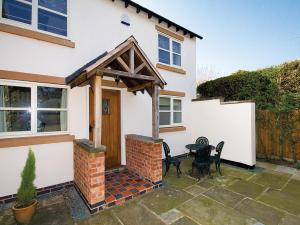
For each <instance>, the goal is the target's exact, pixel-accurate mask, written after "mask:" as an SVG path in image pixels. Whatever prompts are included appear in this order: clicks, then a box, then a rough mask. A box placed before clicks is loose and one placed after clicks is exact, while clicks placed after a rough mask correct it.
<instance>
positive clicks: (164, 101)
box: [159, 97, 171, 110]
mask: <svg viewBox="0 0 300 225" xmlns="http://www.w3.org/2000/svg"><path fill="white" fill-rule="evenodd" d="M159 110H171V99H170V98H163V97H161V98H159Z"/></svg>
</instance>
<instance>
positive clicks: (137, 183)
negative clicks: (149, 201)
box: [105, 168, 153, 207]
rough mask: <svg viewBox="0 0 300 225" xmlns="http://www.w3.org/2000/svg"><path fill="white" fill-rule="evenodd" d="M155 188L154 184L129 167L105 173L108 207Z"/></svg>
mask: <svg viewBox="0 0 300 225" xmlns="http://www.w3.org/2000/svg"><path fill="white" fill-rule="evenodd" d="M152 190H153V184H152V183H151V182H149V181H147V180H145V179H142V178H141V177H139V176H138V175H137V174H135V173H133V172H131V171H129V170H128V169H127V168H121V169H119V170H114V171H111V172H107V173H106V174H105V201H106V204H107V206H108V207H110V206H113V205H118V204H121V203H123V202H125V201H126V200H129V199H132V198H133V197H135V196H138V195H142V194H145V193H146V192H150V191H152Z"/></svg>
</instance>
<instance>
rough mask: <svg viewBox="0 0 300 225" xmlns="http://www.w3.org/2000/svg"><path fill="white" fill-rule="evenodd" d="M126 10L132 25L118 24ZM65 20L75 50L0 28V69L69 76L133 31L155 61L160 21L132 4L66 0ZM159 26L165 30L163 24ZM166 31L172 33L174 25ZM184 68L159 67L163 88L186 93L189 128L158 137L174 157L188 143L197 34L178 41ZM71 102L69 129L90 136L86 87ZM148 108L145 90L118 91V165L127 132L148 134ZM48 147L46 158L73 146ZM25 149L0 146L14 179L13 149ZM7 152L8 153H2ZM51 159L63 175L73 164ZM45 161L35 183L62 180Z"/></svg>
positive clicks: (70, 159) (3, 175)
mask: <svg viewBox="0 0 300 225" xmlns="http://www.w3.org/2000/svg"><path fill="white" fill-rule="evenodd" d="M83 12H88V13H83ZM124 13H125V14H128V15H129V17H130V20H131V26H130V27H128V26H124V25H122V24H121V23H120V18H121V15H122V14H124ZM68 18H69V24H68V25H69V28H70V29H69V30H70V35H69V37H68V39H70V40H71V41H73V42H75V48H68V47H64V46H60V45H55V44H52V43H47V42H43V41H38V40H35V39H30V38H25V37H21V36H16V35H12V34H8V33H4V32H0V70H9V71H17V72H26V73H35V74H44V75H49V76H59V77H67V76H68V75H70V74H72V73H73V72H74V71H76V70H77V69H78V68H80V67H81V66H83V65H84V64H86V63H87V62H89V61H90V60H92V59H94V58H95V57H97V56H99V55H100V54H102V53H103V52H105V51H110V50H112V49H113V48H115V47H116V46H117V45H119V44H120V43H121V42H123V41H124V40H125V39H127V38H128V37H129V36H131V35H133V36H134V37H135V38H136V39H137V41H138V42H139V45H140V46H141V48H142V49H143V50H144V51H145V53H146V54H147V56H148V57H149V58H150V60H151V61H152V62H153V64H154V65H156V63H157V62H158V48H157V45H158V40H157V39H158V38H157V36H158V33H157V31H156V29H155V25H156V24H157V23H158V21H157V19H156V18H154V17H153V18H152V19H148V15H146V14H144V13H143V12H140V13H139V14H137V13H136V10H135V9H134V8H132V7H128V8H125V7H124V3H123V2H121V1H115V2H112V1H107V0H89V1H86V0H75V1H70V11H69V15H68ZM0 22H1V21H0ZM175 22H176V21H175ZM160 25H161V26H164V27H165V28H167V26H166V24H164V23H161V24H160ZM169 29H171V30H173V31H176V30H175V28H174V27H170V28H169ZM182 69H184V70H185V71H186V75H180V74H177V73H173V72H168V71H165V70H159V71H160V73H161V75H162V76H163V78H164V79H165V80H166V82H167V83H168V85H167V86H166V87H165V89H166V90H171V91H180V92H184V93H185V94H186V97H184V98H183V104H184V110H183V121H184V124H183V125H184V126H186V127H187V130H186V131H183V132H175V133H164V134H161V135H160V136H161V137H162V138H164V139H165V140H166V141H167V142H168V143H169V144H170V145H171V146H172V149H171V154H172V155H178V154H182V153H183V152H184V151H185V149H184V145H185V143H188V142H189V140H190V138H189V137H190V132H191V127H190V123H189V122H188V121H189V117H190V116H189V109H190V107H191V104H192V103H191V99H193V98H195V92H196V38H193V39H190V38H189V36H188V35H186V36H185V40H184V42H183V43H182ZM69 102H70V105H69V109H70V110H69V133H70V134H73V135H75V137H76V138H88V129H89V123H88V117H89V113H88V110H89V107H88V104H89V102H88V89H87V88H74V89H72V90H70V95H69ZM151 107H152V105H151V98H150V96H149V95H148V94H147V93H145V94H144V95H142V94H141V93H138V94H137V95H136V96H135V95H133V94H132V93H128V92H127V91H126V89H122V92H121V135H122V136H121V138H122V140H121V143H122V149H121V151H122V164H125V163H126V162H125V158H126V156H125V138H124V135H126V134H130V133H135V134H140V135H147V136H151V135H152V130H151V129H152V128H151V127H152V110H151ZM52 146H53V145H45V146H43V147H42V149H43V151H45V152H46V151H47V154H49V155H47V156H48V157H49V159H51V157H52V155H53V157H56V156H57V152H59V153H61V154H60V155H61V156H65V155H66V154H67V153H69V152H71V149H72V146H71V145H68V146H66V145H65V144H63V143H57V144H55V148H56V149H57V152H55V153H54V151H52ZM39 147H40V146H33V148H34V149H36V148H37V149H40V148H39ZM20 149H23V150H20ZM27 149H28V147H20V148H9V149H0V160H2V158H4V157H2V156H3V154H6V155H5V159H6V162H7V163H8V162H9V163H10V165H14V167H15V168H16V169H14V171H13V173H12V176H14V179H18V178H17V177H19V173H20V172H21V165H17V166H15V164H16V163H14V162H15V157H16V153H20V155H23V156H24V155H25V152H27V151H26V150H27ZM9 151H11V153H5V152H9ZM13 154H15V155H13ZM44 154H46V153H44ZM21 158H22V157H21ZM45 158H47V157H45ZM22 159H23V158H22ZM54 159H55V158H54ZM54 159H53V160H50V161H49V165H50V164H52V166H53V165H55V166H57V168H59V170H64V171H66V173H68V174H71V171H72V170H73V167H72V165H71V162H73V156H72V155H68V157H67V158H65V159H63V158H62V160H66V163H63V162H62V161H59V162H58V163H55V160H54ZM20 160H21V159H20ZM1 162H2V161H1ZM50 162H51V163H50ZM49 165H48V163H46V164H45V170H43V171H44V172H42V173H40V172H39V176H40V177H43V176H44V175H45V179H46V180H40V181H39V183H38V185H39V187H41V186H47V185H48V184H50V185H52V184H57V183H59V182H61V179H60V176H61V174H60V173H59V172H58V173H57V174H55V172H52V175H53V177H55V176H57V179H56V180H55V179H54V178H51V177H49V178H47V177H46V175H47V173H46V172H47V169H48V170H49V171H51V166H49ZM22 166H23V165H22ZM3 168H7V167H4V166H2V163H0V171H1V172H0V179H1V180H2V181H7V180H8V179H12V178H11V177H10V176H8V175H7V173H4V172H3V171H4V170H3ZM43 174H44V175H43ZM72 176H73V175H71V177H70V176H66V180H69V178H72ZM47 179H48V180H47ZM71 180H72V179H71ZM37 182H38V181H37ZM3 183H4V185H5V186H2V185H3V184H1V187H0V196H2V195H3V194H2V189H3V190H5V191H3V193H6V192H9V191H8V190H11V191H10V194H12V193H15V191H16V188H17V187H16V182H12V183H10V182H8V185H6V184H5V182H3Z"/></svg>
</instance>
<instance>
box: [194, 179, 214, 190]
mask: <svg viewBox="0 0 300 225" xmlns="http://www.w3.org/2000/svg"><path fill="white" fill-rule="evenodd" d="M197 185H198V186H200V187H202V188H205V189H209V188H212V187H213V186H215V185H214V184H213V183H211V181H210V179H204V180H201V181H199V182H198V183H197Z"/></svg>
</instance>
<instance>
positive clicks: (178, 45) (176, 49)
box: [172, 41, 181, 54]
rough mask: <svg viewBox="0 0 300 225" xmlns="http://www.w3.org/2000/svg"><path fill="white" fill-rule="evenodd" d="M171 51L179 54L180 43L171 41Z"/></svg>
mask: <svg viewBox="0 0 300 225" xmlns="http://www.w3.org/2000/svg"><path fill="white" fill-rule="evenodd" d="M172 46H173V52H175V53H177V54H181V44H180V43H178V42H176V41H173V45H172Z"/></svg>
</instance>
